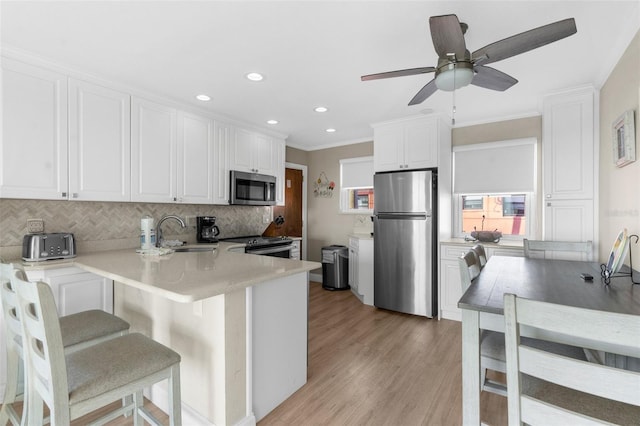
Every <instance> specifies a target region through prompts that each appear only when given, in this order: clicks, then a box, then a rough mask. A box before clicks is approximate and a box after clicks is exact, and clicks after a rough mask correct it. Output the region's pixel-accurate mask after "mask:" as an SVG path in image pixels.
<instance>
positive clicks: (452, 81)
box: [360, 15, 577, 105]
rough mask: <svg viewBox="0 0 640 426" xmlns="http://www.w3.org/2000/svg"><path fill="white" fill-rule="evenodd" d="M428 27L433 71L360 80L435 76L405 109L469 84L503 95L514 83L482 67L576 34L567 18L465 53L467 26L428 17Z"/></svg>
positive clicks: (452, 19) (449, 19)
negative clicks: (438, 92)
mask: <svg viewBox="0 0 640 426" xmlns="http://www.w3.org/2000/svg"><path fill="white" fill-rule="evenodd" d="M429 27H430V29H431V40H432V42H433V47H434V49H435V51H436V53H437V54H438V66H437V68H435V67H421V68H410V69H405V70H398V71H388V72H383V73H378V74H369V75H364V76H362V77H360V79H361V80H362V81H368V80H378V79H381V78H391V77H402V76H408V75H417V74H424V73H430V72H435V78H434V79H433V80H431V81H430V82H428V83H427V84H426V85H425V86H424V87H423V88H422V89H420V91H418V93H416V95H415V96H414V97H413V98H412V99H411V101H409V105H416V104H419V103H422V102H423V101H424V100H425V99H427V98H428V97H429V96H431V95H432V94H434V93H435V91H436V90H438V89H440V90H444V91H449V92H451V91H455V90H456V89H459V88H461V87H464V86H467V85H469V84H473V85H474V86H478V87H482V88H485V89H490V90H497V91H504V90H507V89H508V88H510V87H512V86H513V85H514V84H516V83H517V82H518V80H516V79H515V78H513V77H511V76H510V75H508V74H505V73H503V72H502V71H499V70H496V69H494V68H490V67H487V66H485V65H486V64H490V63H492V62H497V61H501V60H503V59H507V58H510V57H512V56H516V55H519V54H521V53H525V52H528V51H530V50H533V49H537V48H538V47H541V46H544V45H547V44H549V43H553V42H555V41H558V40H561V39H563V38H565V37H569V36H570V35H573V34H575V33H576V32H577V29H576V22H575V20H574V19H573V18H568V19H564V20H562V21H558V22H554V23H551V24H548V25H544V26H541V27H537V28H534V29H532V30H529V31H525V32H523V33H520V34H516V35H514V36H511V37H507V38H505V39H502V40H499V41H496V42H495V43H491V44H488V45H487V46H484V47H483V48H481V49H478V50H476V51H474V52H473V53H469V51H468V50H467V48H466V44H465V40H464V34H465V33H466V31H467V29H468V25H467V24H465V23H464V22H460V21H459V20H458V17H457V16H456V15H442V16H432V17H430V18H429ZM458 58H460V60H459V59H458ZM462 58H463V59H462Z"/></svg>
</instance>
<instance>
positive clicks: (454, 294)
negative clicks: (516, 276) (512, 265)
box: [440, 243, 524, 321]
mask: <svg viewBox="0 0 640 426" xmlns="http://www.w3.org/2000/svg"><path fill="white" fill-rule="evenodd" d="M483 245H484V249H485V252H486V253H487V259H490V258H491V256H516V257H522V256H524V252H523V250H522V248H521V247H504V246H498V245H495V244H494V245H492V246H490V245H488V244H483ZM472 246H473V244H471V243H470V244H468V245H465V244H442V245H441V246H440V317H441V318H445V319H451V320H457V321H460V320H461V319H462V313H461V311H460V309H459V308H458V301H459V300H460V297H462V284H461V283H460V268H459V266H458V258H459V257H460V256H462V255H463V254H464V253H466V252H467V251H468V250H469V249H470V248H471V247H472Z"/></svg>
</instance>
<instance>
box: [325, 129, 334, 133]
mask: <svg viewBox="0 0 640 426" xmlns="http://www.w3.org/2000/svg"><path fill="white" fill-rule="evenodd" d="M335 131H336V129H333V128H328V129H327V130H326V132H327V133H333V132H335Z"/></svg>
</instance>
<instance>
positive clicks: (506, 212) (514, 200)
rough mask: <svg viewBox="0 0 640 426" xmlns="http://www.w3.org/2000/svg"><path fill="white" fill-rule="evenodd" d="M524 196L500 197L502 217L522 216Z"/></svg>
mask: <svg viewBox="0 0 640 426" xmlns="http://www.w3.org/2000/svg"><path fill="white" fill-rule="evenodd" d="M524 200H525V195H524V194H518V195H507V196H504V197H502V216H524V204H525V203H524Z"/></svg>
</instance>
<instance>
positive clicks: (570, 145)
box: [542, 88, 597, 200]
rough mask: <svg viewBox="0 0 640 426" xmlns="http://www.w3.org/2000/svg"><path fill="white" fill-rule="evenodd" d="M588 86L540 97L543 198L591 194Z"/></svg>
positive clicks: (591, 109) (592, 100) (591, 116)
mask: <svg viewBox="0 0 640 426" xmlns="http://www.w3.org/2000/svg"><path fill="white" fill-rule="evenodd" d="M595 96H596V93H595V91H594V90H593V89H592V88H587V89H580V90H575V91H570V92H566V93H561V94H557V95H550V96H547V97H545V98H544V108H543V116H542V131H543V134H542V157H543V176H544V178H543V180H544V197H545V198H546V199H553V200H560V199H573V200H575V199H590V198H593V197H594V188H595V176H597V171H596V164H595V162H594V149H595V146H594V129H595V127H594V126H595V123H594V120H595V115H594V103H595Z"/></svg>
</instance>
